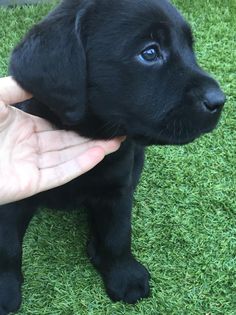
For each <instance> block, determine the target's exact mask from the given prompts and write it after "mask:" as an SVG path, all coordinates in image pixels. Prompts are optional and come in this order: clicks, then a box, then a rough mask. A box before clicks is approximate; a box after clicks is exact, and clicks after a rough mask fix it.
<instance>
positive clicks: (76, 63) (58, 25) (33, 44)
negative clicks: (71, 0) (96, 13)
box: [10, 0, 91, 125]
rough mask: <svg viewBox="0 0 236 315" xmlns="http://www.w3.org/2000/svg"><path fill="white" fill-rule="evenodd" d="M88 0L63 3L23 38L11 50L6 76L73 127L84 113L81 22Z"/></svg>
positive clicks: (84, 81) (85, 12) (84, 96)
mask: <svg viewBox="0 0 236 315" xmlns="http://www.w3.org/2000/svg"><path fill="white" fill-rule="evenodd" d="M90 7H91V1H88V0H87V1H80V4H79V6H78V5H77V6H76V5H73V7H72V6H70V7H69V6H68V4H66V1H65V2H63V3H62V4H61V5H60V6H59V7H57V8H56V9H55V10H54V11H53V12H52V13H51V14H49V15H48V16H47V17H46V18H45V19H44V20H43V21H42V22H41V23H39V24H38V25H36V26H34V28H33V29H32V30H31V31H30V32H29V33H28V34H27V35H26V37H25V38H24V39H23V41H22V42H21V43H20V44H19V45H18V46H17V47H16V48H15V49H14V51H13V53H12V57H11V61H10V74H11V75H12V76H13V77H14V78H15V80H16V81H17V82H18V83H19V84H20V85H21V86H22V87H23V88H24V89H25V90H27V91H29V92H31V93H32V94H33V95H34V97H35V99H37V100H39V101H40V102H41V103H43V104H45V105H46V106H48V107H49V108H50V109H51V110H52V111H53V112H54V113H55V114H56V115H57V116H59V118H60V120H61V121H62V123H64V124H65V125H75V124H76V123H78V122H79V121H80V120H81V118H82V117H83V114H84V112H85V104H86V56H85V50H84V47H83V43H82V32H81V28H82V23H83V20H84V18H85V17H86V14H87V12H88V10H89V8H90Z"/></svg>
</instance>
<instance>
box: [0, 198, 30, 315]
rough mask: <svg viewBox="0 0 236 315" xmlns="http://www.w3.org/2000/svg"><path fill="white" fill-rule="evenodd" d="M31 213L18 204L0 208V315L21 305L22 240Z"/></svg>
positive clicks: (4, 314) (5, 314)
mask: <svg viewBox="0 0 236 315" xmlns="http://www.w3.org/2000/svg"><path fill="white" fill-rule="evenodd" d="M33 213H34V211H29V210H27V209H25V208H24V207H23V206H22V205H20V204H19V203H12V204H8V205H4V206H0V315H7V314H8V313H10V312H15V311H17V309H18V308H19V307H20V304H21V284H22V282H23V276H22V272H21V260H22V240H23V236H24V234H25V230H26V228H27V226H28V223H29V221H30V219H31V217H32V215H33Z"/></svg>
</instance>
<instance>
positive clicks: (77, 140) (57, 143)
mask: <svg viewBox="0 0 236 315" xmlns="http://www.w3.org/2000/svg"><path fill="white" fill-rule="evenodd" d="M121 141H122V138H116V139H112V140H109V141H103V140H89V139H87V138H84V137H81V136H79V135H78V134H77V133H76V132H73V131H65V130H53V131H46V132H41V133H38V147H39V152H40V153H45V152H50V151H58V150H63V149H66V148H69V147H72V146H76V145H82V144H86V145H87V149H88V148H91V147H93V146H100V147H102V148H104V150H105V153H106V154H109V153H112V152H114V151H116V150H117V149H118V148H119V145H120V143H121Z"/></svg>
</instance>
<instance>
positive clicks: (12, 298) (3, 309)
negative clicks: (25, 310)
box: [0, 272, 21, 315]
mask: <svg viewBox="0 0 236 315" xmlns="http://www.w3.org/2000/svg"><path fill="white" fill-rule="evenodd" d="M20 304H21V280H19V279H17V276H16V275H15V274H14V273H12V272H4V273H0V315H7V314H9V313H11V312H16V311H17V310H18V309H19V307H20Z"/></svg>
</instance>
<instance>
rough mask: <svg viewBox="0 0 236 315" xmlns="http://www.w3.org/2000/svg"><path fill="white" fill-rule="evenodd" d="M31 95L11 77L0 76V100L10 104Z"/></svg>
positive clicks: (21, 100)
mask: <svg viewBox="0 0 236 315" xmlns="http://www.w3.org/2000/svg"><path fill="white" fill-rule="evenodd" d="M31 97H32V95H31V94H30V93H28V92H26V91H24V90H23V89H22V88H21V87H20V86H19V85H18V83H17V82H16V81H15V80H14V79H13V78H12V77H5V78H0V101H2V102H3V103H5V104H8V105H11V104H14V103H19V102H23V101H25V100H27V99H29V98H31Z"/></svg>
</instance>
